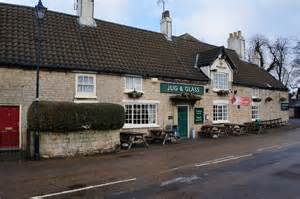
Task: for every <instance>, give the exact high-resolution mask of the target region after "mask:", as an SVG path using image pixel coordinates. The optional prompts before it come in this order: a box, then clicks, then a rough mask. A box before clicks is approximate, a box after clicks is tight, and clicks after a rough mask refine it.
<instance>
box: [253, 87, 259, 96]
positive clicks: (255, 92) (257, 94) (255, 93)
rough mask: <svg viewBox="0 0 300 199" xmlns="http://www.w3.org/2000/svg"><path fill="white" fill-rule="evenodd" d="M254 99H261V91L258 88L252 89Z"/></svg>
mask: <svg viewBox="0 0 300 199" xmlns="http://www.w3.org/2000/svg"><path fill="white" fill-rule="evenodd" d="M252 97H257V98H258V97H259V89H258V88H252Z"/></svg>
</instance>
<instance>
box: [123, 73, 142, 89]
mask: <svg viewBox="0 0 300 199" xmlns="http://www.w3.org/2000/svg"><path fill="white" fill-rule="evenodd" d="M142 84H143V78H141V77H125V90H126V91H134V90H136V91H140V92H142V90H143V89H142Z"/></svg>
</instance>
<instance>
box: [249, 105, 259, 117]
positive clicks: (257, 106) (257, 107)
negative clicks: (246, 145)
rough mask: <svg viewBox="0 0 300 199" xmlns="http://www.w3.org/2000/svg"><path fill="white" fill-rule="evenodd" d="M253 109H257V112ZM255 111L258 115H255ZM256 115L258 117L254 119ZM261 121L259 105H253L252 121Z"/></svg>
mask: <svg viewBox="0 0 300 199" xmlns="http://www.w3.org/2000/svg"><path fill="white" fill-rule="evenodd" d="M253 107H256V110H254V109H253ZM254 111H256V114H253V113H254ZM254 115H255V116H256V117H253V116H254ZM259 119H260V114H259V105H257V104H252V105H251V120H252V121H256V120H259Z"/></svg>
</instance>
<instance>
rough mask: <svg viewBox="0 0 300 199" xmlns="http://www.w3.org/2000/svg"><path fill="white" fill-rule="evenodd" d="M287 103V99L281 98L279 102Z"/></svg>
mask: <svg viewBox="0 0 300 199" xmlns="http://www.w3.org/2000/svg"><path fill="white" fill-rule="evenodd" d="M285 101H287V99H286V98H285V97H281V98H280V99H279V102H285Z"/></svg>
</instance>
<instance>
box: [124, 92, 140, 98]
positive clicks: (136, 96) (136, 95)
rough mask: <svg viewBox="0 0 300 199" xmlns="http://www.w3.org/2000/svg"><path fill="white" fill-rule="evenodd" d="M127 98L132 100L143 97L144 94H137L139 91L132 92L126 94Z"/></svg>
mask: <svg viewBox="0 0 300 199" xmlns="http://www.w3.org/2000/svg"><path fill="white" fill-rule="evenodd" d="M127 95H128V97H130V98H133V99H137V98H140V97H142V96H143V95H144V93H142V92H139V91H132V92H129V93H127Z"/></svg>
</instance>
